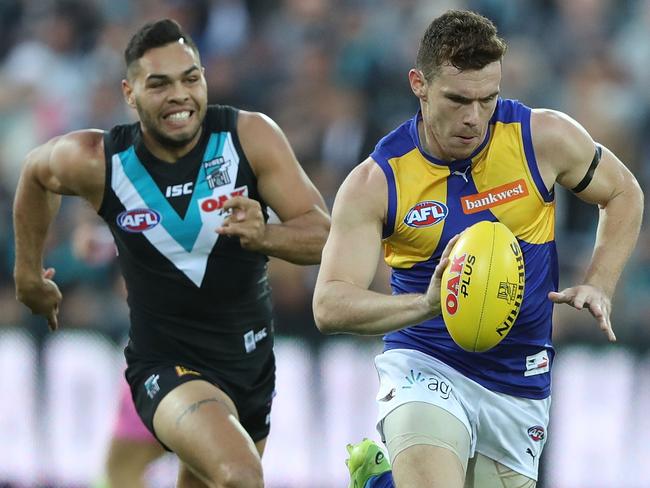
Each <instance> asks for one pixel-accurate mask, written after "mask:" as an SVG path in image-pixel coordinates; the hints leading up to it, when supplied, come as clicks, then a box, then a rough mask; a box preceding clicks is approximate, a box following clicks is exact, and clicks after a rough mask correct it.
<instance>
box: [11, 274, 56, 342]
mask: <svg viewBox="0 0 650 488" xmlns="http://www.w3.org/2000/svg"><path fill="white" fill-rule="evenodd" d="M55 273H56V270H55V269H54V268H48V269H44V270H43V273H42V277H41V279H40V280H36V281H34V282H31V283H29V284H21V283H20V282H19V280H18V279H17V280H16V298H17V299H18V300H19V301H20V302H22V303H24V304H25V305H26V306H27V307H28V308H29V309H30V310H31V311H32V313H33V314H34V315H42V316H44V317H45V318H46V319H47V326H48V327H49V328H50V330H56V329H57V328H58V327H59V319H58V315H59V304H60V303H61V299H62V298H63V296H62V295H61V291H60V290H59V287H58V286H57V285H56V283H55V282H54V281H52V278H54V274H55Z"/></svg>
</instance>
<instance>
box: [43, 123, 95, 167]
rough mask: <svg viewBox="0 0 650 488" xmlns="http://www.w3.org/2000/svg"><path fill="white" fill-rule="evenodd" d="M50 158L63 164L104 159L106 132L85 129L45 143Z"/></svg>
mask: <svg viewBox="0 0 650 488" xmlns="http://www.w3.org/2000/svg"><path fill="white" fill-rule="evenodd" d="M43 147H45V148H47V150H48V152H49V154H50V157H52V158H55V159H57V160H61V161H62V162H70V163H75V162H79V161H82V162H85V161H92V160H100V159H103V156H104V131H102V130H99V129H84V130H77V131H73V132H68V133H67V134H63V135H61V136H57V137H54V138H52V139H51V140H50V141H48V142H47V143H45V144H44V145H43Z"/></svg>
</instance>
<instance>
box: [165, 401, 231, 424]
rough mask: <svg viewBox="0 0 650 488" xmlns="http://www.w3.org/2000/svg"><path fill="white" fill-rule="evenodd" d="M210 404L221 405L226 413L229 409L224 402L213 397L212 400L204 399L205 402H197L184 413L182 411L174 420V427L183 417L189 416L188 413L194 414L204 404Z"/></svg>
mask: <svg viewBox="0 0 650 488" xmlns="http://www.w3.org/2000/svg"><path fill="white" fill-rule="evenodd" d="M212 402H215V403H221V404H222V405H223V406H224V407H226V409H227V410H228V411H230V409H229V408H228V406H227V405H226V404H225V403H224V402H222V401H221V400H219V399H218V398H217V397H214V398H206V399H205V400H199V401H198V402H196V403H193V404H192V405H190V406H189V407H187V409H185V411H184V412H183V413H182V414H180V415H179V416H178V418H177V419H176V426H178V425H179V424H180V423H181V420H183V417H185V416H186V415H187V414H190V413H194V412H196V411H197V410H198V409H199V407H200V406H201V405H203V404H204V403H212Z"/></svg>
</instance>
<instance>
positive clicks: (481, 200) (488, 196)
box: [460, 179, 528, 214]
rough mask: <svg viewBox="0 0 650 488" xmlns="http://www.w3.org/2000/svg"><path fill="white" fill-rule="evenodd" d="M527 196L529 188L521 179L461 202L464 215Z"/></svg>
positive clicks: (471, 196) (465, 198)
mask: <svg viewBox="0 0 650 488" xmlns="http://www.w3.org/2000/svg"><path fill="white" fill-rule="evenodd" d="M527 195H528V187H527V186H526V182H525V181H524V180H523V179H521V180H517V181H513V182H511V183H506V184H505V185H501V186H497V187H496V188H492V189H491V190H487V191H484V192H481V193H476V194H474V195H468V196H466V197H462V198H461V199H460V201H461V203H462V205H463V213H465V214H473V213H476V212H480V211H481V210H486V209H488V208H492V207H496V206H497V205H503V204H504V203H508V202H512V201H514V200H517V199H519V198H523V197H525V196H527Z"/></svg>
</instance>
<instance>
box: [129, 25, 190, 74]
mask: <svg viewBox="0 0 650 488" xmlns="http://www.w3.org/2000/svg"><path fill="white" fill-rule="evenodd" d="M180 39H182V40H183V42H184V43H185V44H187V45H188V46H190V47H191V48H192V49H193V50H194V52H196V53H197V54H198V52H199V51H198V48H197V47H196V44H195V43H194V41H193V40H192V38H191V37H190V36H189V35H188V34H186V33H185V32H184V31H183V28H182V27H181V26H180V24H179V23H178V22H176V21H175V20H172V19H162V20H158V21H157V22H150V23H148V24H145V25H143V26H142V27H141V28H140V30H138V32H136V33H135V34H133V37H131V40H130V41H129V44H128V46H126V49H125V50H124V61H125V62H126V69H127V70H128V69H129V68H130V66H131V64H132V63H133V62H134V61H137V60H138V59H140V58H141V57H142V56H144V53H146V52H147V51H148V50H149V49H154V48H156V47H161V46H164V45H166V44H169V43H171V42H177V41H178V40H180Z"/></svg>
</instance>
